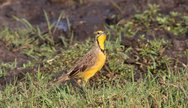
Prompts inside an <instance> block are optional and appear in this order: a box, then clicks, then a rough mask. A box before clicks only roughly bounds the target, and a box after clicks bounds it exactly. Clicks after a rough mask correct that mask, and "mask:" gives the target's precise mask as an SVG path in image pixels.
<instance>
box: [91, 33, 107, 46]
mask: <svg viewBox="0 0 188 108" xmlns="http://www.w3.org/2000/svg"><path fill="white" fill-rule="evenodd" d="M94 34H95V35H96V41H97V44H98V45H99V47H100V48H101V49H102V50H104V42H105V41H106V37H107V36H106V34H105V32H104V31H100V30H99V31H96V32H94Z"/></svg>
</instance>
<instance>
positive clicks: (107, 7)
mask: <svg viewBox="0 0 188 108" xmlns="http://www.w3.org/2000/svg"><path fill="white" fill-rule="evenodd" d="M81 1H82V2H81ZM148 4H158V5H159V6H160V9H161V12H162V13H169V11H178V12H181V13H183V14H187V13H188V0H138V1H135V0H1V1H0V20H1V23H0V29H1V30H2V29H4V28H7V27H8V28H10V29H12V30H17V29H20V28H25V26H24V24H22V23H21V22H19V21H17V20H16V19H15V18H14V17H15V16H16V17H18V18H25V19H26V20H28V21H29V22H30V23H31V24H32V25H34V26H39V27H40V28H41V29H42V30H44V31H45V30H46V26H47V24H46V20H45V15H44V12H46V13H47V14H48V17H49V19H50V21H51V22H54V21H55V22H56V21H57V20H58V17H59V16H60V14H61V13H63V17H64V19H68V20H69V22H70V27H71V30H72V31H73V32H74V34H75V36H76V39H77V40H80V41H82V40H84V39H85V38H87V37H89V36H90V35H91V34H92V33H93V32H94V31H95V30H99V29H104V25H111V24H117V23H118V22H119V21H120V20H122V19H129V18H131V17H132V16H133V15H135V14H136V13H141V12H143V11H144V10H146V9H147V8H148ZM64 26H65V27H64V29H63V31H64V32H68V30H67V28H68V27H67V25H64ZM187 35H188V33H187ZM186 37H188V36H186ZM55 38H58V37H56V36H55ZM127 43H130V45H132V44H134V43H132V41H131V40H130V41H129V40H127ZM187 43H188V42H187V38H185V39H181V40H176V39H175V40H172V47H171V49H169V50H168V51H166V53H167V54H169V55H171V56H175V55H176V53H178V52H179V51H182V50H184V49H185V48H188V44H187ZM15 59H17V60H18V63H19V64H22V63H24V62H27V61H28V60H29V58H27V57H26V56H25V55H22V54H21V53H20V52H19V51H17V52H13V51H9V50H8V48H7V47H6V45H5V44H4V42H3V41H0V62H13V61H14V60H15ZM181 60H182V61H183V62H186V61H185V59H184V58H181Z"/></svg>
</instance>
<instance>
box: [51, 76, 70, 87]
mask: <svg viewBox="0 0 188 108" xmlns="http://www.w3.org/2000/svg"><path fill="white" fill-rule="evenodd" d="M68 80H70V77H69V75H68V74H64V75H61V76H59V77H57V78H55V79H54V80H52V81H50V85H51V84H63V83H65V82H66V81H68Z"/></svg>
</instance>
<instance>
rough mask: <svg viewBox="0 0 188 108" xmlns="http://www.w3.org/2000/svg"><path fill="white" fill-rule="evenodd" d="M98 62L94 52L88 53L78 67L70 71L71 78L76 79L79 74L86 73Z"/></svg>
mask: <svg viewBox="0 0 188 108" xmlns="http://www.w3.org/2000/svg"><path fill="white" fill-rule="evenodd" d="M95 62H96V56H95V53H94V52H93V51H90V52H89V53H87V54H86V55H85V56H84V57H82V58H80V59H79V60H78V61H77V62H76V65H75V66H74V67H73V68H72V69H71V70H70V72H69V76H70V77H74V76H76V75H77V74H78V73H79V72H84V71H85V70H87V69H88V68H90V67H91V66H92V65H94V64H95Z"/></svg>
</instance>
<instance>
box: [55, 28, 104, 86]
mask: <svg viewBox="0 0 188 108" xmlns="http://www.w3.org/2000/svg"><path fill="white" fill-rule="evenodd" d="M94 34H95V42H94V45H93V47H92V48H91V49H90V50H89V51H88V52H87V53H86V54H85V55H84V56H83V57H81V58H79V59H78V60H77V61H76V62H75V65H74V66H73V67H72V68H70V70H69V71H68V72H67V73H66V74H62V75H60V76H59V77H57V78H55V79H54V80H53V81H52V82H53V83H54V84H62V83H65V82H66V81H68V80H71V79H73V80H75V79H76V80H77V81H76V83H77V84H78V85H81V86H85V85H86V83H87V82H88V80H89V79H90V78H91V77H93V76H94V75H95V74H96V73H97V72H98V71H100V70H101V69H102V67H103V66H104V64H105V62H106V51H105V41H106V38H107V35H106V33H105V32H104V31H101V30H99V31H96V32H94Z"/></svg>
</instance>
